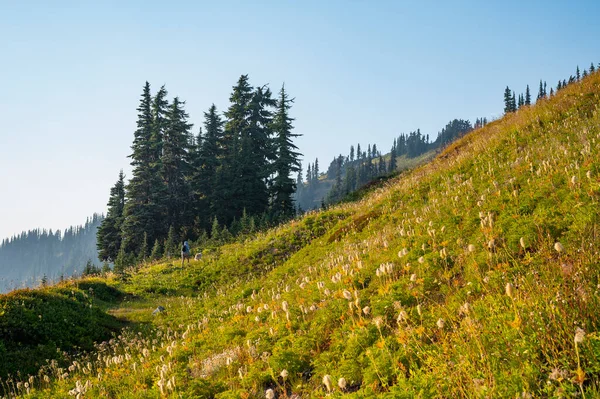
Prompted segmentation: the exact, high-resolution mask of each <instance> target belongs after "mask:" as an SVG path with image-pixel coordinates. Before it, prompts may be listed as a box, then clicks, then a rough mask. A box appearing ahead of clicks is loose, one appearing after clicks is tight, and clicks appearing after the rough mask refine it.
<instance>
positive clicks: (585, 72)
mask: <svg viewBox="0 0 600 399" xmlns="http://www.w3.org/2000/svg"><path fill="white" fill-rule="evenodd" d="M581 76H582V77H584V78H585V77H586V76H588V71H587V69H584V70H583V72H582V74H581Z"/></svg>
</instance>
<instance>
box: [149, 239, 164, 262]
mask: <svg viewBox="0 0 600 399" xmlns="http://www.w3.org/2000/svg"><path fill="white" fill-rule="evenodd" d="M161 257H162V247H161V245H160V242H159V241H158V239H156V240H154V245H153V246H152V252H151V253H150V258H151V259H152V260H159V259H160V258H161Z"/></svg>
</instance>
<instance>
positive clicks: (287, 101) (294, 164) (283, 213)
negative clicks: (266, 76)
mask: <svg viewBox="0 0 600 399" xmlns="http://www.w3.org/2000/svg"><path fill="white" fill-rule="evenodd" d="M293 102H294V99H293V98H292V99H291V98H289V97H288V95H287V93H286V92H285V85H283V86H281V90H280V91H279V99H278V101H277V111H276V112H275V116H274V118H273V124H272V129H273V132H274V133H275V147H276V158H275V162H274V165H273V167H274V171H275V177H274V180H273V186H272V205H271V207H272V210H271V212H272V214H273V215H274V217H275V218H277V219H285V218H290V217H292V216H293V215H294V203H293V200H292V195H293V194H294V192H295V191H296V183H295V182H294V179H293V178H292V177H291V174H292V173H293V172H298V171H300V168H301V165H300V161H299V157H300V153H299V152H297V151H296V150H297V149H298V147H297V146H296V145H295V144H294V143H293V141H292V140H293V138H294V137H298V136H300V135H299V134H294V133H292V129H293V128H294V127H293V126H292V121H293V120H294V119H293V118H291V117H290V116H289V110H290V108H291V106H292V103H293Z"/></svg>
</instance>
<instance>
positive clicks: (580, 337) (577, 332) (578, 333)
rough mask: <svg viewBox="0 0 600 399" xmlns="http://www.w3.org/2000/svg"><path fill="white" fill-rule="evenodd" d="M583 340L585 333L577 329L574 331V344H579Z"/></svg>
mask: <svg viewBox="0 0 600 399" xmlns="http://www.w3.org/2000/svg"><path fill="white" fill-rule="evenodd" d="M584 339H585V331H583V329H581V328H579V327H577V330H575V343H576V344H580V343H582V342H583V340H584Z"/></svg>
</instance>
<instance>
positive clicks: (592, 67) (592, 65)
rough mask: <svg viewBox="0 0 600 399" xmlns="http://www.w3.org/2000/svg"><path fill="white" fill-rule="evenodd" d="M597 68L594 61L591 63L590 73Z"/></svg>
mask: <svg viewBox="0 0 600 399" xmlns="http://www.w3.org/2000/svg"><path fill="white" fill-rule="evenodd" d="M595 70H596V68H594V63H593V62H592V64H591V65H590V73H592V72H594V71H595Z"/></svg>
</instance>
